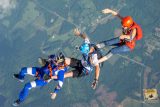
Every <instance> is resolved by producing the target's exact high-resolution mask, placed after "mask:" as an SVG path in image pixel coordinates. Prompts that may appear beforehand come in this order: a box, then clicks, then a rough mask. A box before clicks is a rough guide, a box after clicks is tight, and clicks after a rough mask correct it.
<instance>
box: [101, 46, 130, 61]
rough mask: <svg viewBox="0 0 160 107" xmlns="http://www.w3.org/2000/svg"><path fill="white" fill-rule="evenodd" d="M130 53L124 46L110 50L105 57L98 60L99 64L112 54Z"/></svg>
mask: <svg viewBox="0 0 160 107" xmlns="http://www.w3.org/2000/svg"><path fill="white" fill-rule="evenodd" d="M130 51H131V49H130V48H129V47H127V46H126V45H122V46H119V47H115V48H112V49H111V50H110V51H109V52H108V53H107V54H106V55H105V56H103V57H102V58H101V59H99V63H102V62H104V61H106V60H108V59H109V58H110V57H111V56H112V55H113V54H122V53H126V52H130Z"/></svg>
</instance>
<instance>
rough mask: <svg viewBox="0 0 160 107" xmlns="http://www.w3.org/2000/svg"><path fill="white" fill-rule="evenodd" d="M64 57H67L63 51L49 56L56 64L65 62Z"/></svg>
mask: <svg viewBox="0 0 160 107" xmlns="http://www.w3.org/2000/svg"><path fill="white" fill-rule="evenodd" d="M64 59H65V57H64V55H63V53H61V52H60V53H59V54H57V55H55V54H54V55H50V56H49V60H50V61H51V62H52V63H54V64H59V63H63V62H64Z"/></svg>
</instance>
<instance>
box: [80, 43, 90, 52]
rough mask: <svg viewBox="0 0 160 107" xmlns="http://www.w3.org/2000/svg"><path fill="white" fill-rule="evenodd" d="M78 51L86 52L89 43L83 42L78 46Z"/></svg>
mask: <svg viewBox="0 0 160 107" xmlns="http://www.w3.org/2000/svg"><path fill="white" fill-rule="evenodd" d="M79 49H80V51H81V52H82V53H84V54H88V53H89V45H88V44H87V43H83V44H82V45H81V46H80V47H79Z"/></svg>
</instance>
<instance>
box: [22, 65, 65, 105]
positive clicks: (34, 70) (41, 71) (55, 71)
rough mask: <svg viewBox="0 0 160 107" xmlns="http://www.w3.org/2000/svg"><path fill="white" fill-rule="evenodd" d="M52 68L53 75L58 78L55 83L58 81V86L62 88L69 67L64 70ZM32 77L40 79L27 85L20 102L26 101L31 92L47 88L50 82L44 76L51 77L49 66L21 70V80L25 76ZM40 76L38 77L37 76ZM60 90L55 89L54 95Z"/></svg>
mask: <svg viewBox="0 0 160 107" xmlns="http://www.w3.org/2000/svg"><path fill="white" fill-rule="evenodd" d="M51 67H52V75H53V76H56V75H57V77H58V79H56V80H55V81H58V86H59V87H60V88H62V85H63V81H64V73H65V72H66V71H67V67H65V68H64V69H60V70H59V69H58V67H57V66H55V65H54V64H51ZM26 74H28V75H32V76H34V77H35V76H37V77H38V78H37V79H35V80H34V81H32V82H29V83H26V84H25V86H24V88H23V89H22V91H21V92H20V94H19V100H20V102H22V101H24V100H25V98H26V97H27V96H28V93H29V90H31V89H32V88H35V87H42V86H45V85H46V84H47V83H48V82H47V81H45V80H44V79H43V76H44V74H47V75H49V74H50V71H49V69H48V64H47V65H45V66H44V67H41V68H39V67H24V68H22V69H21V71H20V73H19V79H24V77H25V75H26ZM37 74H38V75H37ZM58 91H59V89H57V88H55V90H54V93H57V92H58Z"/></svg>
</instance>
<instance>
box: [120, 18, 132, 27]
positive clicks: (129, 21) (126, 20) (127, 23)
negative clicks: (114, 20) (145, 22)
mask: <svg viewBox="0 0 160 107" xmlns="http://www.w3.org/2000/svg"><path fill="white" fill-rule="evenodd" d="M121 23H122V26H123V27H127V28H130V27H131V26H132V25H133V19H132V17H131V16H126V17H124V18H123V19H122V22H121Z"/></svg>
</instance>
